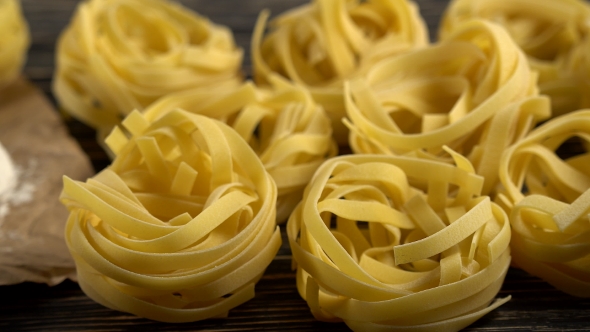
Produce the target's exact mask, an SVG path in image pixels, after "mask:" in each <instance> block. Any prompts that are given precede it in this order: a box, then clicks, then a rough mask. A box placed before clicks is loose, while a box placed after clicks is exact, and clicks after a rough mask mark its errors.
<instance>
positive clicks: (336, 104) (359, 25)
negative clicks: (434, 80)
mask: <svg viewBox="0 0 590 332" xmlns="http://www.w3.org/2000/svg"><path fill="white" fill-rule="evenodd" d="M268 16H269V13H268V12H266V11H264V12H262V13H261V15H260V17H259V19H258V22H257V23H256V27H255V29H254V33H253V36H252V65H253V72H254V77H255V79H256V82H257V83H259V84H265V83H268V82H269V80H270V77H271V76H273V75H279V76H280V77H282V78H284V79H287V80H291V81H294V82H296V83H298V84H302V85H305V86H306V87H308V88H309V89H310V90H311V93H312V95H313V97H314V99H315V100H316V101H317V102H319V103H320V104H321V105H322V106H324V108H325V109H326V111H327V112H328V115H329V116H330V118H331V120H332V126H333V128H334V135H335V137H336V139H337V141H338V143H339V144H342V145H346V144H347V137H348V130H347V129H346V127H344V126H343V125H342V123H341V119H342V117H344V116H345V111H344V104H343V99H342V88H343V81H344V80H346V79H350V78H352V77H356V76H358V75H359V74H360V73H363V72H366V71H367V70H368V69H369V68H371V66H372V65H373V64H374V63H375V62H376V61H378V60H379V59H382V58H386V57H390V56H394V55H397V54H400V53H403V52H406V51H408V50H411V49H415V48H418V47H422V46H425V45H426V44H427V43H428V32H427V30H426V27H425V24H424V22H423V20H422V18H421V17H420V14H419V11H418V8H417V6H416V4H415V3H414V2H412V1H408V0H368V1H359V0H338V1H334V0H314V1H311V3H309V4H307V5H303V6H301V7H298V8H295V9H292V10H290V11H288V12H285V13H283V14H281V15H280V16H278V17H277V18H275V19H274V20H273V21H272V22H271V24H270V31H269V32H268V33H267V34H266V36H264V37H263V35H264V29H265V26H266V21H267V19H268Z"/></svg>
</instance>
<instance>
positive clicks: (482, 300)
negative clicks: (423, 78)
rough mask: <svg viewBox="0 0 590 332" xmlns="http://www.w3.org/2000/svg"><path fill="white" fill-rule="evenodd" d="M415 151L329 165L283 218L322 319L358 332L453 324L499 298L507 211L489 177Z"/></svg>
mask: <svg viewBox="0 0 590 332" xmlns="http://www.w3.org/2000/svg"><path fill="white" fill-rule="evenodd" d="M448 151H449V152H450V153H451V154H452V156H453V158H454V160H455V161H456V163H457V166H455V165H451V164H447V163H442V162H438V161H433V160H428V159H419V158H414V157H403V156H388V155H349V156H340V157H336V158H333V159H331V160H329V161H327V162H326V163H324V164H323V165H322V166H321V167H320V169H319V170H318V171H317V173H316V174H315V176H314V178H313V179H312V181H311V182H310V184H309V186H308V187H307V188H306V191H305V195H304V198H303V200H302V202H301V203H300V204H299V205H298V206H297V208H296V209H295V211H294V212H293V214H292V215H291V217H290V218H289V221H288V223H287V234H288V238H289V244H290V246H291V250H292V253H293V258H294V261H295V263H296V266H297V287H298V290H299V293H300V294H301V296H302V297H303V298H304V299H305V300H306V301H307V303H308V305H309V307H310V309H311V312H312V313H313V315H314V316H315V317H316V318H317V319H319V320H325V321H344V322H345V323H346V324H347V325H348V326H349V327H351V328H352V329H353V330H356V331H404V330H408V331H457V330H460V329H462V328H464V327H466V326H467V325H469V324H471V323H472V322H474V321H475V320H477V319H479V318H480V317H482V316H483V315H485V314H486V313H488V312H490V311H491V310H493V309H495V308H496V307H498V306H500V305H502V304H503V303H505V302H506V301H508V300H509V299H510V296H508V297H506V298H502V299H498V300H496V301H494V300H493V299H494V297H495V296H496V294H497V293H498V291H499V290H500V287H501V286H502V282H503V280H504V277H505V275H506V272H507V270H508V267H509V264H510V249H509V242H510V224H509V221H508V217H507V216H506V213H505V212H504V211H503V210H502V208H500V207H499V206H498V205H496V204H495V203H493V202H491V201H490V198H489V197H487V196H480V195H479V193H480V191H481V188H482V186H483V178H482V177H480V176H478V175H476V174H475V173H474V171H473V167H472V166H471V164H470V163H469V161H468V160H466V159H465V158H464V157H463V156H460V155H459V154H457V153H455V152H453V151H451V150H448Z"/></svg>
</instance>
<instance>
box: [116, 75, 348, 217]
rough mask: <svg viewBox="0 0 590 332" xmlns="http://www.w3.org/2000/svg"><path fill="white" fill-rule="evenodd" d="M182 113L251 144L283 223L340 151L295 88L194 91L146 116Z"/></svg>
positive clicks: (323, 118)
mask: <svg viewBox="0 0 590 332" xmlns="http://www.w3.org/2000/svg"><path fill="white" fill-rule="evenodd" d="M176 108H182V109H184V110H186V111H188V112H191V113H195V114H202V115H206V116H208V117H211V118H215V119H218V120H220V121H223V122H225V123H227V124H228V125H230V126H231V127H232V128H233V129H235V130H236V131H237V132H238V134H239V135H240V136H241V137H242V138H244V139H245V140H246V141H247V142H248V144H249V145H250V147H251V148H252V149H253V150H254V151H255V152H256V154H257V155H258V156H259V157H260V159H261V161H262V163H263V165H264V167H265V168H266V170H267V171H268V172H269V173H270V175H271V176H272V178H273V179H274V181H275V183H276V184H277V189H278V199H277V220H278V221H279V222H284V221H286V220H287V218H288V217H289V214H291V211H292V210H293V208H294V207H295V205H296V204H297V203H298V202H299V201H300V200H301V196H302V195H303V188H304V187H305V185H306V184H307V183H309V180H310V179H311V177H312V175H313V173H314V172H315V170H316V169H317V168H318V167H319V166H320V165H321V163H322V162H324V160H326V159H327V158H330V157H333V156H335V155H336V153H337V150H338V149H337V146H336V143H335V142H334V140H333V139H332V128H331V126H330V119H329V118H328V116H327V115H326V113H325V112H324V110H323V108H322V107H321V106H319V105H317V104H316V103H315V102H314V101H313V99H312V98H311V95H310V94H309V92H308V91H307V90H306V89H305V88H302V87H298V86H295V85H291V84H281V83H280V82H279V83H278V84H277V85H275V86H272V87H269V88H266V89H261V88H257V87H255V86H254V85H253V84H252V83H245V84H243V85H241V86H240V87H239V88H236V89H211V88H199V89H193V90H190V91H186V92H182V93H177V94H172V95H169V96H167V97H165V98H162V99H161V100H159V101H157V102H156V103H154V104H152V105H150V106H148V107H147V108H146V109H145V110H144V116H145V119H146V120H147V121H148V122H153V121H156V120H157V119H159V118H160V117H162V116H164V115H165V114H167V113H169V112H170V111H172V110H174V109H176ZM120 136H124V133H123V132H122V131H116V132H115V133H114V134H113V135H112V136H111V137H110V138H108V139H107V143H111V142H112V140H113V139H114V138H116V137H120Z"/></svg>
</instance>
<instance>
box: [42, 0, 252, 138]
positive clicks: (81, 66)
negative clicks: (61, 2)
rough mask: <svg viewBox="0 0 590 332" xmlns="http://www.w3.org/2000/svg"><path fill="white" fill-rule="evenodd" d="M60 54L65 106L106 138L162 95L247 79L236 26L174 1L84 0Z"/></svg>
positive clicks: (57, 87)
mask: <svg viewBox="0 0 590 332" xmlns="http://www.w3.org/2000/svg"><path fill="white" fill-rule="evenodd" d="M56 58H57V63H56V67H57V69H56V72H55V77H54V82H53V91H54V93H55V96H56V98H57V99H58V102H59V104H60V106H61V107H63V108H64V110H66V111H67V112H68V113H70V114H72V115H73V116H74V117H75V118H77V119H79V120H80V121H82V122H84V123H86V124H87V125H89V126H91V127H93V128H95V129H98V131H99V136H100V137H104V136H106V134H108V133H109V132H110V130H111V129H112V127H113V126H114V125H116V124H117V123H119V121H120V120H121V118H122V117H124V116H125V115H126V114H129V113H130V112H131V111H132V110H134V109H138V110H142V109H143V108H144V107H146V106H147V105H149V104H151V103H152V102H154V101H155V100H156V99H158V98H160V97H161V96H164V95H167V94H170V93H173V92H178V91H183V90H187V89H191V88H195V87H199V86H214V85H216V84H224V85H229V86H235V85H237V84H238V83H239V82H240V81H241V74H240V66H241V62H242V50H241V49H238V48H237V47H236V45H235V43H234V40H233V36H232V33H231V31H230V30H229V29H228V28H226V27H222V26H218V25H215V24H213V23H211V22H210V21H209V20H207V19H206V18H204V17H201V16H199V15H197V14H196V13H194V12H192V11H190V10H188V9H186V8H184V7H181V6H180V5H178V4H175V3H174V2H169V1H167V0H90V1H83V2H81V3H80V4H79V5H78V7H77V9H76V13H75V15H74V17H73V19H72V22H71V23H70V25H69V26H68V27H66V29H65V30H64V31H63V33H62V35H61V36H60V38H59V41H58V45H57V54H56Z"/></svg>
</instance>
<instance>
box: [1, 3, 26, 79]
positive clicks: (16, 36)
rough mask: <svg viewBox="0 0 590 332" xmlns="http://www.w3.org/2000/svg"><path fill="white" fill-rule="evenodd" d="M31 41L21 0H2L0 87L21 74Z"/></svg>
mask: <svg viewBox="0 0 590 332" xmlns="http://www.w3.org/2000/svg"><path fill="white" fill-rule="evenodd" d="M29 42H30V36H29V27H28V25H27V21H26V20H25V17H24V16H23V13H22V10H21V6H20V1H19V0H0V89H1V88H3V87H5V86H7V85H9V84H10V83H12V82H13V81H14V80H15V79H16V78H17V77H18V76H19V75H20V73H21V70H22V68H23V66H24V64H25V60H26V58H27V57H26V53H27V49H28V47H29Z"/></svg>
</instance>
